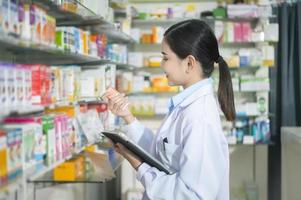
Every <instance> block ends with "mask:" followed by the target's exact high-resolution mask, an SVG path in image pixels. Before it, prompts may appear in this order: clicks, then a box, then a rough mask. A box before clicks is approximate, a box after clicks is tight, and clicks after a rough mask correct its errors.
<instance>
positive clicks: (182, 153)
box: [124, 84, 229, 200]
mask: <svg viewBox="0 0 301 200" xmlns="http://www.w3.org/2000/svg"><path fill="white" fill-rule="evenodd" d="M124 131H125V132H126V133H127V135H128V136H129V137H130V138H131V139H132V140H133V141H134V142H136V143H138V144H139V145H140V146H142V147H143V148H144V149H145V150H147V151H148V152H150V153H151V154H152V155H153V156H155V157H156V158H157V159H158V160H160V161H162V162H163V163H164V164H165V165H166V166H168V167H169V168H170V169H171V170H172V171H174V173H173V174H171V175H167V174H166V173H164V172H161V171H159V170H158V169H156V168H154V167H150V166H149V165H148V164H146V163H143V164H142V165H141V166H140V167H139V169H138V173H137V179H138V180H139V181H140V182H141V183H142V184H143V186H144V188H145V193H144V196H143V199H152V200H159V199H163V200H193V199H200V200H228V199H229V152H228V143H227V140H226V138H225V136H224V134H223V132H222V127H221V121H220V116H219V106H218V103H217V100H216V98H215V96H214V92H213V87H212V84H209V85H206V86H204V87H201V88H200V89H198V90H197V91H196V92H194V93H193V94H191V95H190V96H188V97H187V98H186V99H185V100H184V101H183V102H181V103H180V104H179V105H178V106H176V107H175V108H174V110H173V111H172V112H171V113H170V115H169V116H167V117H166V118H165V120H164V122H163V123H162V125H161V127H160V128H159V129H158V132H157V134H156V135H154V134H153V133H152V132H151V131H150V130H149V129H147V128H145V127H144V126H143V125H142V124H141V123H140V122H139V121H137V120H135V121H134V122H132V123H131V124H129V125H127V126H125V130H124ZM165 137H166V138H167V140H168V143H165V145H164V142H163V139H164V138H165Z"/></svg>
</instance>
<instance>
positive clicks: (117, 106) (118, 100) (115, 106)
mask: <svg viewBox="0 0 301 200" xmlns="http://www.w3.org/2000/svg"><path fill="white" fill-rule="evenodd" d="M124 96H125V95H124V94H122V95H118V96H116V97H114V98H112V99H111V100H109V109H110V110H112V111H115V112H119V111H122V110H124V109H125V108H126V106H127V105H128V104H129V103H128V98H127V97H126V98H125V97H124Z"/></svg>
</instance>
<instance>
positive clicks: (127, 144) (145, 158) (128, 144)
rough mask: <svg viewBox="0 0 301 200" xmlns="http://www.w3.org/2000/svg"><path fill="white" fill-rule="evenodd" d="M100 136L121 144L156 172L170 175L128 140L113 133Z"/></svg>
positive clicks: (166, 169)
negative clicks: (156, 170)
mask: <svg viewBox="0 0 301 200" xmlns="http://www.w3.org/2000/svg"><path fill="white" fill-rule="evenodd" d="M102 134H103V135H105V136H106V137H108V138H109V139H111V140H112V142H114V143H120V144H123V146H125V147H126V148H127V149H129V150H130V151H131V152H132V153H134V154H135V155H137V156H138V157H139V158H140V159H141V160H142V161H143V162H145V163H147V164H149V165H150V166H152V167H156V168H157V169H158V170H160V171H163V172H165V173H166V174H171V172H170V170H169V169H168V168H167V167H165V166H164V165H163V164H162V163H161V162H160V161H159V160H157V159H156V158H154V157H153V156H152V155H150V154H149V153H147V152H146V151H145V150H144V149H142V148H141V147H140V146H139V145H137V144H135V143H133V142H131V141H130V140H129V139H126V138H124V137H122V136H120V135H119V134H117V133H115V132H109V131H103V132H102Z"/></svg>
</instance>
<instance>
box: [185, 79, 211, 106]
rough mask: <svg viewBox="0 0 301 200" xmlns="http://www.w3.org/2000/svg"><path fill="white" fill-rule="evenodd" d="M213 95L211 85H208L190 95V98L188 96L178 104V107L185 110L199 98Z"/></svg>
mask: <svg viewBox="0 0 301 200" xmlns="http://www.w3.org/2000/svg"><path fill="white" fill-rule="evenodd" d="M213 93H214V92H213V84H212V83H209V84H208V85H205V86H203V87H201V88H200V89H198V90H197V91H195V92H194V93H192V94H191V95H190V96H188V97H187V98H186V99H185V100H184V101H182V102H181V103H180V105H179V107H180V108H185V107H187V106H188V105H190V104H191V103H193V102H194V101H196V100H197V99H199V98H200V97H202V96H205V95H208V94H213Z"/></svg>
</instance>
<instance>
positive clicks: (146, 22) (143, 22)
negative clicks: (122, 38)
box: [132, 18, 189, 27]
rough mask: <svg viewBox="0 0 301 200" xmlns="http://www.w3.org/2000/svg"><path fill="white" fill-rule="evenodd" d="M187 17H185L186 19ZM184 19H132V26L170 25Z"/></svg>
mask: <svg viewBox="0 0 301 200" xmlns="http://www.w3.org/2000/svg"><path fill="white" fill-rule="evenodd" d="M188 19H189V18H187V20H188ZM184 20H186V19H185V18H184V19H183V18H180V19H177V18H175V19H133V21H132V26H133V27H136V26H170V25H172V24H175V23H178V22H180V21H184Z"/></svg>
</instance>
